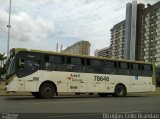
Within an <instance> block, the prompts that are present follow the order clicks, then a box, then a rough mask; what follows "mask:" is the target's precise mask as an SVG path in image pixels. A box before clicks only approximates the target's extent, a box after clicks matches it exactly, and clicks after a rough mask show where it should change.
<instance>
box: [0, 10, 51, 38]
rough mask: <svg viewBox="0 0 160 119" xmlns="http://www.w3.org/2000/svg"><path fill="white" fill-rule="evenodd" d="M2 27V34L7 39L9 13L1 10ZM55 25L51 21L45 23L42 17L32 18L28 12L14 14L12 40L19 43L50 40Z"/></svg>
mask: <svg viewBox="0 0 160 119" xmlns="http://www.w3.org/2000/svg"><path fill="white" fill-rule="evenodd" d="M0 13H1V14H0V26H3V29H1V32H0V34H1V35H3V36H6V37H7V28H6V27H5V26H7V22H6V21H7V20H8V13H7V12H5V11H4V10H0ZM53 30H54V25H53V22H51V21H45V20H44V19H42V18H41V17H35V18H34V17H31V16H29V14H27V13H26V12H20V13H18V14H12V16H11V38H12V39H14V40H18V41H40V40H45V39H47V38H48V35H49V33H51V32H53Z"/></svg>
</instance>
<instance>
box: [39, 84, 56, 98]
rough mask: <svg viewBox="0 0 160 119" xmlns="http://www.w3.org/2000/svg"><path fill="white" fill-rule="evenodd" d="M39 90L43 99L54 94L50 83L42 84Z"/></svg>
mask: <svg viewBox="0 0 160 119" xmlns="http://www.w3.org/2000/svg"><path fill="white" fill-rule="evenodd" d="M39 92H40V96H41V98H43V99H50V98H52V97H53V96H54V95H56V91H55V88H54V86H53V85H52V84H51V83H44V84H42V85H41V87H40V90H39Z"/></svg>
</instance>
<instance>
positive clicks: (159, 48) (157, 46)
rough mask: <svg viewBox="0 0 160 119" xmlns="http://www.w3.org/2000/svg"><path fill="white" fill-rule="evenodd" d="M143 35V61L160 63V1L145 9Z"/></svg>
mask: <svg viewBox="0 0 160 119" xmlns="http://www.w3.org/2000/svg"><path fill="white" fill-rule="evenodd" d="M141 34H142V35H141V60H144V61H149V62H151V61H153V62H160V1H159V2H158V3H156V4H154V5H150V4H148V7H147V8H145V10H144V14H143V19H142V33H141Z"/></svg>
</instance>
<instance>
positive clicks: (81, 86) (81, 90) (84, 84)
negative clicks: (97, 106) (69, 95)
mask: <svg viewBox="0 0 160 119" xmlns="http://www.w3.org/2000/svg"><path fill="white" fill-rule="evenodd" d="M86 88H87V87H86V83H85V82H84V81H81V82H80V92H86Z"/></svg>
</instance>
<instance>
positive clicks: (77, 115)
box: [47, 114, 101, 118]
mask: <svg viewBox="0 0 160 119" xmlns="http://www.w3.org/2000/svg"><path fill="white" fill-rule="evenodd" d="M95 115H101V114H75V115H64V116H48V117H47V118H66V117H82V116H95Z"/></svg>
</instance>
